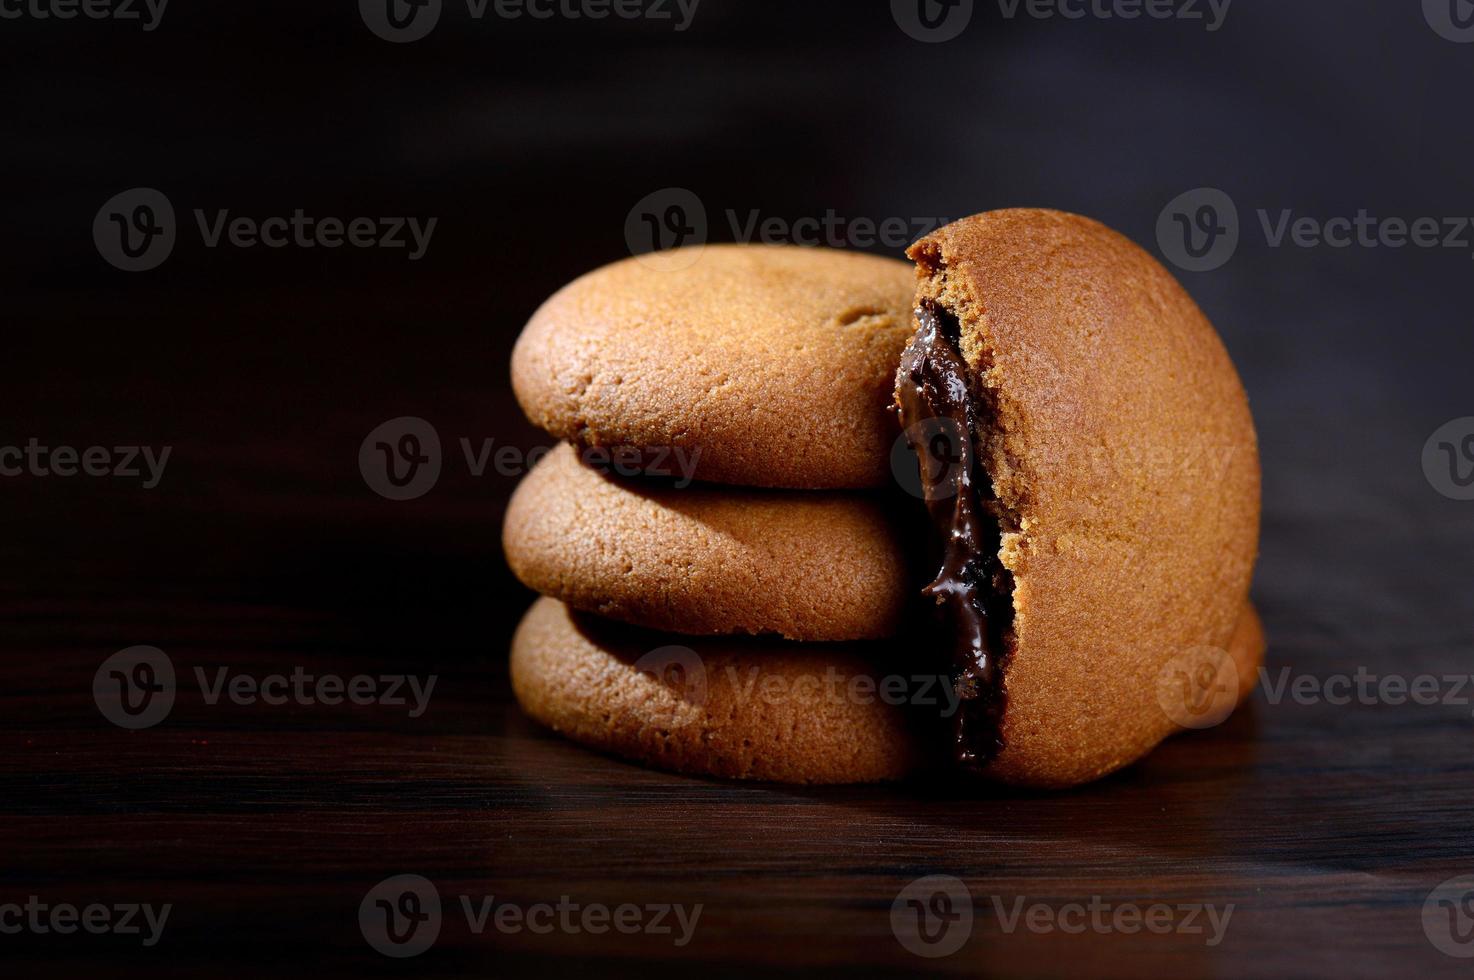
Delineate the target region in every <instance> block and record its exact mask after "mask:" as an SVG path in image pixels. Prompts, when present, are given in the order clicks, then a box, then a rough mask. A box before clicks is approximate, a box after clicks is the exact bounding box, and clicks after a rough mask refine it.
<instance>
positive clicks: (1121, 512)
mask: <svg viewBox="0 0 1474 980" xmlns="http://www.w3.org/2000/svg"><path fill="white" fill-rule="evenodd" d="M908 254H910V256H911V257H912V258H913V259H914V260H916V262H917V264H918V289H917V317H918V323H919V324H920V329H919V331H918V334H917V338H916V340H915V341H914V342H913V343H912V345H911V346H910V347H908V350H907V352H906V354H905V356H904V358H903V362H902V364H903V366H902V371H901V373H900V375H899V376H898V389H897V396H898V403H899V404H901V407H902V414H903V422H904V423H905V424H906V426H907V427H908V432H912V431H914V427H915V426H917V425H919V424H921V422H922V421H923V420H924V419H918V418H917V417H916V416H917V415H921V416H926V415H927V414H928V413H930V414H933V415H935V416H936V417H938V418H941V417H944V416H946V415H947V413H948V412H951V413H952V414H954V415H957V416H959V417H961V416H962V415H963V414H964V413H963V412H962V411H961V409H957V406H956V405H955V404H951V405H950V407H949V403H948V400H947V398H946V397H944V396H943V395H942V394H940V393H941V392H943V390H944V389H947V390H951V389H955V388H959V387H961V388H965V396H966V397H965V398H964V399H963V400H965V401H967V402H968V405H967V406H965V407H966V409H967V417H968V418H969V419H971V420H973V421H972V423H971V425H970V428H971V429H972V432H971V436H972V438H971V440H970V441H969V443H968V446H969V447H970V451H971V452H972V453H973V454H974V456H975V463H974V465H973V467H972V469H970V470H968V472H970V473H972V474H973V477H972V480H973V485H974V489H975V490H976V493H977V495H978V496H977V498H976V499H977V506H976V514H977V515H980V516H979V517H978V521H979V523H980V524H986V523H987V522H991V524H992V534H993V535H994V537H993V539H992V540H993V545H992V547H993V548H996V556H995V555H994V554H991V553H988V550H989V549H986V548H974V549H973V553H972V554H971V556H970V557H971V558H972V559H975V560H976V566H975V567H978V568H983V569H984V571H982V572H980V573H976V578H975V580H974V581H973V582H972V585H973V586H975V587H976V594H977V595H979V596H981V598H979V599H977V600H976V601H977V602H978V603H981V604H983V605H987V604H990V603H996V607H995V608H993V609H992V610H990V615H989V616H987V620H988V622H989V624H991V625H989V626H988V627H987V629H998V628H999V626H1000V625H1001V627H1002V635H1001V636H1000V637H997V638H996V642H993V643H992V646H993V649H991V650H990V651H988V654H987V656H986V657H983V658H980V659H981V661H986V669H977V668H974V667H968V666H966V665H962V662H963V661H966V660H967V659H968V657H967V655H966V654H963V655H960V656H959V658H958V660H959V664H960V666H959V668H958V669H959V670H961V671H962V672H963V675H964V676H968V671H972V674H971V676H973V677H982V676H984V675H986V674H988V672H989V671H992V674H991V675H989V678H988V683H985V684H980V685H979V688H980V690H981V692H982V693H981V694H980V695H979V697H978V698H977V699H975V701H974V702H971V703H969V704H968V705H967V707H965V709H964V711H963V712H962V713H961V714H962V715H964V716H968V718H969V722H968V724H970V725H971V726H972V728H971V731H970V732H964V731H963V729H966V728H967V725H962V726H960V727H959V732H958V743H959V745H962V744H963V743H964V741H965V740H966V739H969V738H971V739H973V741H972V742H971V743H970V744H972V745H974V746H978V745H982V746H983V748H984V749H985V750H986V751H978V752H977V753H976V754H977V763H976V764H977V765H978V766H979V767H980V768H981V770H982V771H983V772H984V773H985V774H986V775H988V776H990V777H993V778H996V779H999V780H1002V781H1005V782H1009V783H1016V784H1025V785H1035V786H1055V787H1059V786H1069V785H1074V784H1077V783H1082V782H1086V781H1089V780H1091V779H1095V778H1098V777H1100V776H1103V775H1105V774H1106V773H1109V772H1111V771H1113V770H1115V769H1119V768H1120V767H1122V766H1124V765H1127V764H1129V763H1130V762H1132V761H1134V760H1136V759H1138V758H1140V757H1141V756H1142V755H1144V754H1145V753H1147V752H1148V751H1150V750H1151V748H1152V747H1153V746H1155V745H1156V744H1157V743H1158V742H1160V741H1161V740H1162V739H1163V738H1164V737H1166V736H1167V735H1168V734H1170V733H1171V732H1172V731H1173V730H1175V728H1176V726H1175V725H1174V723H1173V721H1172V719H1171V718H1170V717H1168V715H1167V713H1165V712H1164V711H1163V710H1162V707H1161V706H1160V705H1159V704H1158V702H1157V697H1156V687H1157V684H1156V680H1157V676H1158V674H1159V673H1160V672H1161V671H1162V670H1163V669H1164V667H1166V666H1167V665H1168V664H1169V662H1170V661H1171V660H1172V659H1173V658H1174V657H1177V656H1180V655H1182V653H1183V651H1187V650H1192V649H1195V648H1204V647H1206V648H1217V649H1220V650H1222V649H1226V648H1227V645H1228V644H1230V642H1231V640H1232V637H1233V635H1234V632H1235V627H1236V624H1237V623H1238V621H1239V618H1240V613H1241V611H1242V609H1243V606H1244V604H1245V601H1246V596H1247V594H1248V587H1249V579H1250V575H1251V572H1252V570H1253V565H1254V560H1255V557H1256V550H1257V545H1258V534H1259V507H1260V504H1259V480H1260V472H1259V458H1258V448H1257V441H1256V437H1255V433H1254V426H1253V421H1252V419H1251V417H1250V414H1249V407H1248V401H1247V398H1246V396H1245V394H1244V390H1243V387H1242V385H1241V384H1240V382H1239V378H1238V375H1237V373H1236V372H1235V371H1234V367H1233V364H1232V363H1231V362H1230V360H1229V357H1228V354H1227V352H1226V351H1225V350H1224V347H1223V344H1222V342H1221V341H1220V340H1219V338H1218V335H1217V334H1216V333H1215V332H1214V330H1213V327H1212V325H1211V324H1209V322H1208V320H1207V319H1206V318H1205V317H1204V316H1203V314H1202V312H1201V311H1200V310H1199V309H1198V307H1197V306H1196V305H1195V304H1194V303H1193V301H1192V299H1191V298H1190V297H1189V296H1188V295H1187V293H1186V292H1185V291H1184V290H1183V289H1182V287H1181V286H1180V285H1179V284H1178V283H1177V282H1176V280H1174V279H1173V278H1172V276H1171V275H1170V274H1169V273H1168V272H1167V271H1166V270H1165V269H1163V268H1162V266H1161V265H1160V264H1158V263H1157V262H1156V261H1155V260H1154V259H1153V258H1152V257H1151V256H1150V255H1148V254H1147V253H1146V252H1144V251H1142V250H1141V249H1140V248H1138V247H1137V246H1136V245H1134V244H1133V243H1131V242H1130V241H1128V240H1127V239H1126V238H1124V237H1122V236H1121V235H1119V234H1117V233H1115V232H1113V231H1111V230H1110V229H1108V228H1106V227H1104V226H1103V225H1101V224H1099V223H1097V222H1094V221H1091V220H1089V219H1087V218H1083V217H1080V216H1077V215H1070V214H1064V213H1060V212H1056V211H1045V210H1011V211H997V212H991V213H988V214H982V215H977V216H974V217H972V218H967V219H964V220H962V221H959V222H956V223H954V224H952V225H949V226H947V227H946V228H943V229H941V230H940V231H938V232H936V233H934V234H933V235H930V236H928V237H927V238H924V239H922V240H921V241H919V242H917V243H916V244H915V245H913V246H912V247H911V249H910V250H909V252H908ZM937 338H941V339H940V340H938V339H937ZM918 345H920V347H927V345H930V346H929V347H928V348H927V349H926V350H922V349H920V347H919V346H918ZM949 350H950V352H949ZM949 365H955V369H954V368H953V367H950V366H949ZM928 372H930V373H928ZM923 375H925V376H926V378H925V379H924V383H923ZM949 377H950V378H955V379H959V380H958V383H957V384H950V382H948V378H949ZM949 385H950V387H949ZM928 386H929V387H928ZM955 401H956V399H953V402H955ZM923 402H924V403H927V404H928V405H929V407H927V408H925V409H921V410H917V405H918V404H920V403H923ZM908 404H909V405H910V409H909V410H908V407H907V406H908ZM938 404H940V405H941V406H942V407H941V408H940V409H939V408H937V405H938ZM953 409H957V410H956V411H953ZM917 442H918V440H915V439H913V443H917ZM945 479H947V480H951V481H953V482H952V484H951V486H950V489H952V490H953V491H955V490H956V482H955V481H956V480H957V479H958V477H957V475H956V474H947V475H946V476H945ZM939 486H941V484H939ZM942 489H944V490H945V489H948V487H942ZM968 492H972V491H968ZM955 510H956V508H954V506H953V504H952V502H951V500H950V499H948V500H947V501H946V502H945V503H941V504H940V505H938V506H934V507H933V518H934V520H935V521H937V523H938V525H939V529H941V530H945V522H946V521H947V520H948V519H950V518H949V516H948V515H951V514H953V513H954V512H955ZM984 530H985V531H986V530H987V529H986V528H984ZM987 537H988V535H987V534H981V535H979V536H978V539H986V538H987ZM943 538H945V539H947V540H955V535H943V536H939V540H941V539H943ZM989 564H991V567H988V566H989ZM934 567H935V566H934ZM949 567H952V568H954V569H955V566H949ZM963 571H964V572H968V571H969V570H968V569H963ZM969 573H970V572H969ZM948 574H951V573H950V572H949V573H948ZM970 574H971V573H970ZM943 577H944V578H945V577H946V576H943ZM939 581H941V580H940V579H939ZM941 584H942V585H943V586H944V587H947V586H951V591H950V592H949V593H948V595H950V596H956V595H961V594H962V593H963V592H965V591H966V589H964V588H958V587H956V583H955V582H942V583H941ZM964 584H965V583H964ZM943 591H945V588H944V590H943ZM954 612H955V615H954V617H953V622H954V625H955V624H956V623H961V622H964V621H965V620H968V617H969V616H971V617H972V619H973V620H976V619H977V616H976V615H974V614H972V613H969V612H967V610H966V609H964V608H962V607H961V606H960V605H959V606H958V607H957V609H956V610H954ZM973 649H974V650H976V649H977V647H976V646H975V647H974V648H973ZM978 659H979V658H974V660H975V662H976V661H977V660H978ZM1000 667H1001V675H1002V676H1001V680H1000V679H999V678H998V677H997V673H998V671H999V669H1000ZM1000 685H1001V686H1000ZM998 691H1001V696H998V697H993V696H992V692H998ZM989 711H993V712H996V719H997V721H996V728H995V729H994V731H995V733H996V736H997V737H998V738H997V740H996V741H993V742H992V743H991V744H984V741H983V740H980V739H979V738H978V735H979V732H983V733H985V734H986V732H987V730H988V728H989V716H988V712H989ZM1000 743H1001V748H1000V747H999V745H1000Z"/></svg>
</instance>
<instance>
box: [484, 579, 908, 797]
mask: <svg viewBox="0 0 1474 980" xmlns="http://www.w3.org/2000/svg"><path fill="white" fill-rule="evenodd" d="M673 643H683V644H686V645H685V646H671V645H670V644H673ZM511 674H512V690H513V691H514V692H515V694H516V696H517V700H518V702H519V703H520V704H521V705H522V709H523V710H524V711H525V712H526V713H527V714H528V715H530V716H531V717H532V718H533V719H534V720H536V721H538V722H541V723H542V724H544V725H547V726H548V727H550V728H552V729H554V730H555V731H558V732H561V733H562V734H564V735H566V736H568V737H569V738H571V739H573V740H574V741H576V742H579V743H582V744H583V745H586V746H589V747H590V748H594V749H598V750H599V751H602V752H608V753H611V754H614V755H618V756H622V757H624V758H627V759H632V760H635V761H637V762H643V763H646V764H648V765H651V766H655V767H658V768H661V769H668V770H672V771H675V772H682V773H690V774H696V775H710V776H721V777H726V778H733V779H761V780H772V781H778V782H788V783H858V782H875V781H879V780H887V779H898V778H900V777H901V776H903V775H905V774H906V773H907V772H910V771H911V770H912V769H913V768H914V767H915V764H916V761H917V759H918V757H919V753H918V751H917V743H916V738H915V736H914V734H913V733H912V731H911V729H910V727H909V720H908V718H907V716H906V714H905V709H903V708H901V707H898V706H897V705H895V704H894V703H890V702H888V701H887V699H885V698H882V697H879V696H877V695H876V693H875V688H874V687H873V686H869V687H867V686H865V683H864V682H865V680H866V679H869V678H873V677H874V672H873V668H872V667H871V665H870V662H869V660H868V659H867V657H866V656H864V654H863V653H862V652H861V648H860V647H858V646H849V647H846V646H842V645H838V646H837V645H828V644H825V645H799V644H789V643H779V642H768V643H764V642H762V641H754V640H732V639H699V640H695V639H684V640H683V639H679V638H675V637H671V636H669V635H666V634H661V633H654V632H649V631H645V630H639V629H634V628H632V627H628V626H624V625H622V624H617V623H610V622H608V621H604V620H598V619H595V618H593V617H587V616H582V615H580V614H577V613H573V612H571V611H570V610H569V609H568V607H567V606H565V605H563V604H562V603H560V602H558V601H556V600H553V599H547V598H543V599H539V600H538V601H537V602H536V603H535V604H534V605H533V607H532V608H531V609H530V610H529V611H528V613H527V615H526V616H525V617H524V618H523V620H522V623H521V625H519V626H518V628H517V633H516V636H515V637H514V638H513V640H512V663H511ZM855 692H859V693H855ZM866 692H869V693H868V694H867V693H866Z"/></svg>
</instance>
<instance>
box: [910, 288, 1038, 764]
mask: <svg viewBox="0 0 1474 980" xmlns="http://www.w3.org/2000/svg"><path fill="white" fill-rule="evenodd" d="M916 322H917V324H918V327H919V328H918V330H917V331H916V336H915V337H913V338H912V340H911V343H910V345H909V346H908V347H907V348H906V352H905V353H904V354H903V355H902V357H901V367H900V371H899V372H898V374H897V382H898V384H897V386H896V395H897V401H898V402H899V405H900V410H901V424H902V425H904V426H906V431H907V438H908V440H909V441H910V443H911V449H912V450H913V451H914V452H915V453H916V455H917V459H918V461H919V463H920V466H921V485H922V490H923V493H924V496H925V499H926V506H927V510H928V511H929V512H930V515H931V521H932V525H933V527H934V529H935V535H934V541H935V543H936V544H937V545H938V548H937V550H938V551H939V552H940V554H939V555H938V557H939V558H940V570H939V571H938V573H937V577H936V579H935V580H934V581H933V582H932V583H931V584H930V585H928V586H927V587H926V588H925V589H924V590H923V592H922V594H923V595H924V596H926V597H927V598H930V599H933V600H934V601H935V602H936V606H937V619H938V625H939V626H940V628H941V630H942V634H943V636H944V637H946V638H947V639H948V640H950V657H951V659H950V670H951V672H952V681H953V683H954V684H955V685H956V688H957V694H958V697H959V699H960V706H959V709H958V711H957V714H956V716H955V717H954V718H953V719H952V726H953V728H952V735H953V739H954V745H955V750H956V758H957V761H958V762H960V763H962V764H964V765H969V766H983V765H986V764H987V763H988V762H989V761H990V760H992V758H993V757H994V756H996V755H997V754H998V751H999V750H1000V749H1001V748H1002V747H1003V743H1002V737H1001V733H1000V728H1001V723H1002V719H1003V707H1004V694H1003V664H1002V658H1003V655H1004V652H1005V635H1006V633H1007V631H1008V629H1009V626H1010V623H1009V619H1010V618H1011V615H1012V602H1011V601H1010V599H1009V596H1008V592H1009V591H1010V583H1009V581H1008V572H1007V571H1006V570H1005V569H1003V568H1002V567H1001V564H1000V563H999V561H998V547H999V542H1000V531H999V524H998V519H997V517H996V516H995V514H994V513H993V512H992V511H991V510H990V506H989V505H994V506H996V502H995V500H994V498H993V487H992V480H991V479H990V478H989V476H988V473H987V470H986V469H984V467H983V466H982V465H981V463H980V462H979V460H978V458H977V443H976V437H977V433H978V432H979V431H980V430H979V426H978V423H979V413H980V404H979V399H978V398H976V397H975V395H974V393H973V390H972V386H971V385H970V384H969V383H968V377H969V371H968V367H967V364H966V362H965V361H964V360H963V358H962V352H961V348H960V344H959V335H960V328H959V325H958V322H957V318H956V317H955V316H953V315H952V314H951V313H949V312H948V311H947V310H946V309H944V308H942V307H941V306H940V305H939V304H937V303H935V302H932V301H930V300H928V301H926V302H924V303H923V304H922V305H921V306H920V307H918V308H917V310H916ZM918 423H920V424H918ZM918 439H924V440H925V444H924V445H918V442H917V440H918Z"/></svg>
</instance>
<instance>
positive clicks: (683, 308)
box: [512, 245, 912, 489]
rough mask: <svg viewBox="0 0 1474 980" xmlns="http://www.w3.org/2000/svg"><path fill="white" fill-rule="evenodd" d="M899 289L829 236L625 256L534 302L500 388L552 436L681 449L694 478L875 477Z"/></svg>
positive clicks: (877, 482)
mask: <svg viewBox="0 0 1474 980" xmlns="http://www.w3.org/2000/svg"><path fill="white" fill-rule="evenodd" d="M675 264H676V265H684V264H685V263H683V262H678V263H675ZM911 291H912V274H911V270H910V267H909V266H908V265H906V264H905V263H903V262H898V261H895V260H892V259H883V258H876V257H873V256H867V255H861V254H857V253H851V252H841V251H837V250H832V249H821V248H804V247H798V246H791V245H712V246H705V247H704V250H702V251H701V252H700V253H699V255H698V256H697V257H696V258H694V259H693V261H692V263H691V264H690V265H689V266H687V267H684V268H678V269H670V268H667V266H666V265H665V264H658V265H657V264H654V263H650V262H648V261H646V260H645V258H644V257H642V258H638V259H636V258H631V259H625V260H624V261H622V262H616V263H614V264H613V265H609V266H605V267H604V268H602V269H599V270H597V271H595V272H591V273H589V274H588V275H586V276H584V277H582V278H581V279H578V280H577V281H575V282H573V283H571V284H570V285H568V286H566V287H564V288H563V289H562V290H561V291H559V292H558V293H557V294H556V295H554V296H553V297H552V298H551V299H549V300H548V301H547V302H546V303H544V304H543V306H542V307H541V308H540V309H539V310H538V311H537V312H536V313H535V314H534V315H533V317H532V320H531V321H530V322H529V323H528V324H527V327H526V329H525V330H524V331H523V332H522V335H521V337H520V338H519V339H518V341H517V344H516V347H515V348H514V350H513V352H512V387H513V389H514V390H515V392H516V395H517V399H518V401H519V403H520V404H521V406H522V408H523V410H524V411H525V412H526V413H527V416H528V418H529V419H531V420H532V421H533V422H534V423H535V424H537V425H538V426H540V427H541V428H543V429H546V430H547V431H548V432H550V433H552V434H553V435H555V436H558V437H559V438H562V439H568V440H570V441H573V442H575V443H577V444H579V445H581V446H599V447H626V446H628V447H637V448H639V449H641V450H643V451H647V452H649V453H651V454H655V455H659V456H662V457H665V456H669V455H670V454H671V453H672V452H673V451H674V450H681V451H682V452H684V453H687V454H689V455H690V456H691V457H693V458H694V459H695V465H696V475H697V476H698V477H699V478H700V479H703V480H707V481H712V482H717V483H730V484H740V485H747V486H759V487H789V488H800V489H845V488H856V487H877V486H884V485H886V483H887V482H888V481H889V480H890V468H889V464H888V459H889V457H888V453H889V452H890V450H891V447H892V445H893V443H894V442H895V439H896V425H895V420H894V418H893V417H891V416H890V414H889V413H888V412H887V406H888V405H889V402H890V387H891V378H892V375H893V374H894V373H895V366H896V358H897V357H899V356H900V352H901V349H902V347H904V346H905V344H906V339H907V337H908V336H909V335H910V332H911V314H910V309H911Z"/></svg>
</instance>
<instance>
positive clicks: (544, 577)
mask: <svg viewBox="0 0 1474 980" xmlns="http://www.w3.org/2000/svg"><path fill="white" fill-rule="evenodd" d="M502 546H503V547H504V549H505V550H506V556H507V563H508V564H509V565H510V566H511V568H512V571H513V572H514V573H515V574H516V576H517V577H518V578H519V579H521V580H522V582H523V583H524V584H525V585H527V586H528V587H529V588H532V589H535V590H537V591H538V592H541V593H543V594H544V595H550V596H553V597H555V598H557V599H560V600H562V601H563V602H566V603H568V604H569V605H571V606H573V607H574V608H576V609H580V610H584V611H586V612H593V613H598V614H599V615H601V616H607V617H610V618H613V619H618V620H621V621H624V622H628V623H634V624H636V625H640V626H647V627H652V628H654V629H662V630H669V631H672V632H677V633H693V634H715V633H749V634H764V633H772V634H778V635H781V636H784V637H787V638H789V639H793V640H810V641H819V640H867V639H880V638H883V637H888V636H891V635H893V634H894V633H895V632H896V630H897V628H898V625H899V623H900V619H901V613H902V609H903V607H904V606H905V605H906V603H907V602H908V600H909V596H910V593H911V591H912V582H911V580H910V578H909V577H908V575H909V573H908V569H907V563H906V558H905V549H904V548H903V547H902V543H901V532H900V530H899V529H898V527H897V526H896V524H895V521H894V520H893V519H892V517H891V516H890V515H889V514H888V512H887V507H886V506H885V505H884V504H883V503H882V502H881V501H880V500H878V499H876V498H874V497H872V496H869V495H863V494H857V493H843V492H833V491H830V492H816V491H807V492H806V491H797V490H736V489H730V488H722V487H714V486H711V485H706V484H696V485H693V486H689V487H686V488H684V489H681V488H678V487H677V486H674V485H672V484H670V483H668V482H664V481H661V482H657V481H651V480H643V479H628V478H620V477H618V476H617V475H614V474H611V473H609V472H608V471H607V468H595V467H594V466H589V465H584V464H582V463H581V462H580V460H579V454H578V452H577V451H575V450H574V448H573V447H572V446H568V445H563V446H560V447H559V448H558V449H556V450H554V451H553V452H552V453H551V454H550V455H549V456H548V457H547V458H546V459H544V460H542V461H541V462H540V463H538V465H537V466H536V467H534V469H533V470H532V472H531V473H530V474H528V476H527V477H526V478H525V479H524V480H523V481H522V483H521V484H520V485H519V486H518V487H517V490H516V492H515V493H514V494H513V496H512V501H511V504H510V506H509V507H508V509H507V516H506V522H505V525H504V527H503V531H502Z"/></svg>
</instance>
